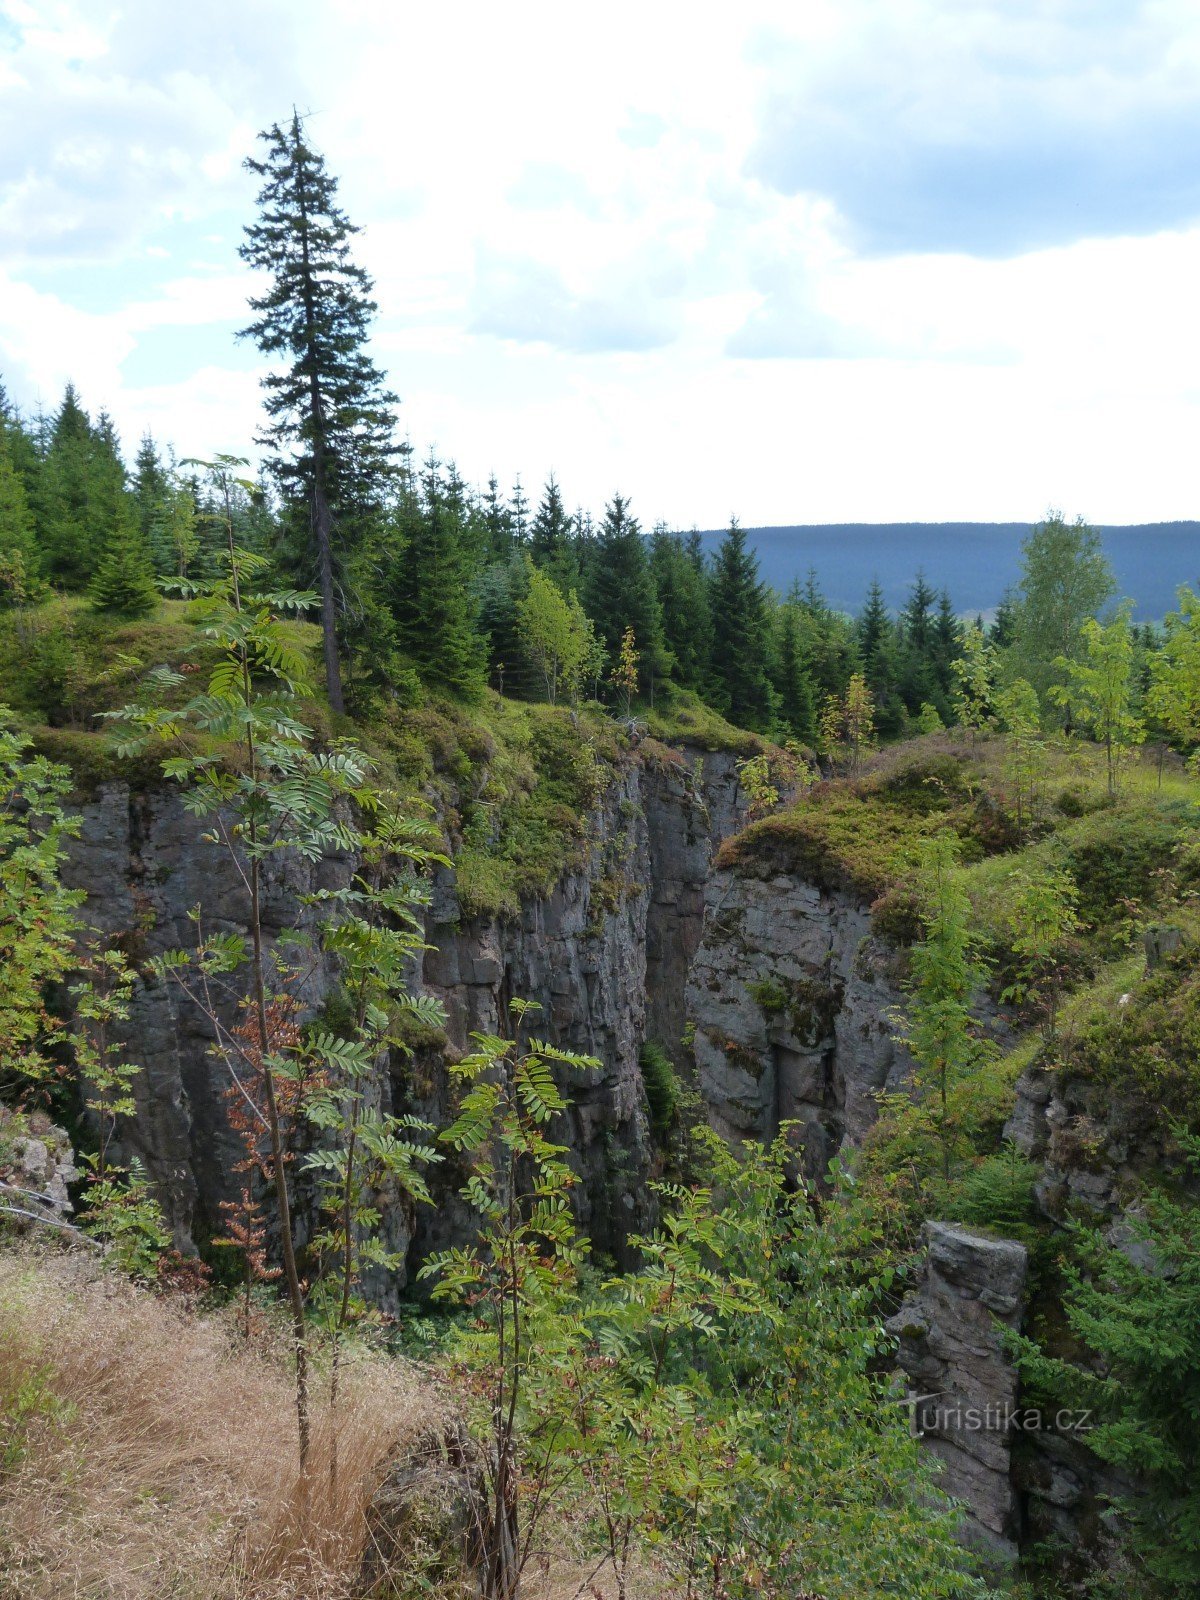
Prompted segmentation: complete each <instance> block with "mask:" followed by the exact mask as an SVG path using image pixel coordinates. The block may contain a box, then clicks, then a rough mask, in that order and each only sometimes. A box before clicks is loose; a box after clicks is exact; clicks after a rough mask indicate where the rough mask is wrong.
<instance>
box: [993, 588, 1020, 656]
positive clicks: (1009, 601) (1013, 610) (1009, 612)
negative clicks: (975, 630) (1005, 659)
mask: <svg viewBox="0 0 1200 1600" xmlns="http://www.w3.org/2000/svg"><path fill="white" fill-rule="evenodd" d="M1016 636H1017V604H1016V601H1015V600H1014V599H1013V595H1012V590H1011V589H1006V590H1005V591H1004V593H1003V594H1002V595H1001V596H1000V604H999V605H998V606H997V607H996V615H995V616H994V617H993V618H992V625H991V627H990V628H989V629H988V643H989V644H990V645H991V647H992V649H993V650H1007V649H1008V647H1009V646H1010V645H1011V644H1012V642H1013V640H1014V639H1015V638H1016Z"/></svg>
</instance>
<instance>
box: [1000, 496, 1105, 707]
mask: <svg viewBox="0 0 1200 1600" xmlns="http://www.w3.org/2000/svg"><path fill="white" fill-rule="evenodd" d="M1115 589H1116V584H1115V582H1114V580H1113V575H1112V569H1111V567H1110V566H1109V564H1108V561H1107V559H1106V557H1105V555H1104V550H1103V547H1102V545H1101V543H1100V536H1099V534H1098V533H1097V532H1096V530H1095V529H1094V528H1090V527H1088V525H1087V523H1085V522H1084V520H1083V519H1082V517H1077V518H1076V520H1075V522H1074V523H1067V522H1065V521H1064V520H1063V518H1062V515H1061V513H1059V512H1056V511H1052V512H1050V513H1049V514H1048V515H1047V517H1046V519H1045V521H1043V522H1040V523H1038V525H1037V526H1036V527H1035V528H1034V529H1032V531H1031V532H1030V533H1029V535H1028V537H1027V538H1026V540H1025V542H1024V544H1023V545H1022V547H1021V585H1020V600H1019V602H1018V604H1017V606H1016V608H1015V615H1014V637H1013V640H1012V644H1011V646H1010V654H1011V664H1010V666H1009V670H1008V673H1007V676H1008V677H1009V678H1013V677H1018V676H1019V677H1022V678H1025V679H1026V680H1027V681H1028V682H1029V683H1030V684H1031V685H1032V686H1033V689H1034V691H1035V692H1036V694H1037V695H1038V697H1039V698H1040V699H1041V700H1042V701H1043V702H1044V703H1046V704H1049V703H1051V702H1050V701H1049V698H1048V697H1049V692H1050V690H1051V689H1052V688H1056V687H1062V686H1064V685H1065V683H1066V682H1067V673H1068V664H1069V663H1070V662H1072V661H1080V660H1082V658H1083V653H1084V638H1083V629H1084V624H1085V623H1086V622H1088V621H1089V620H1090V619H1092V618H1094V617H1095V616H1096V615H1097V613H1098V612H1099V611H1100V610H1101V608H1102V607H1103V606H1104V605H1105V604H1106V602H1107V601H1109V600H1110V599H1111V598H1112V596H1113V593H1114V591H1115Z"/></svg>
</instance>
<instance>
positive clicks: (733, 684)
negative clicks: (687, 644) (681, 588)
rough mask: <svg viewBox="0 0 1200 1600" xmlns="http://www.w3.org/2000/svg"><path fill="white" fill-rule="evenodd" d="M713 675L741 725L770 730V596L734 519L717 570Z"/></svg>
mask: <svg viewBox="0 0 1200 1600" xmlns="http://www.w3.org/2000/svg"><path fill="white" fill-rule="evenodd" d="M710 594H711V604H712V619H713V665H712V679H713V688H714V693H715V696H716V698H717V700H718V702H719V703H720V707H721V710H722V711H724V712H725V714H726V715H727V716H728V717H729V718H730V720H731V721H733V722H735V723H737V725H738V726H739V727H742V728H758V729H766V728H767V727H768V726H769V724H770V721H771V685H770V681H769V678H768V676H767V638H766V613H765V604H764V601H765V594H764V590H763V585H762V584H761V583H760V582H759V577H758V557H757V556H756V555H755V554H754V552H753V551H752V550H751V549H750V548H749V547H748V545H747V544H746V535H745V533H744V531H743V530H742V529H741V528H740V527H739V526H738V523H737V519H736V518H735V519H734V520H733V521H732V522H731V523H730V524H729V531H728V533H726V535H725V537H724V539H722V541H721V545H720V548H719V549H718V551H717V554H716V559H715V560H714V562H713V568H712V587H711V591H710Z"/></svg>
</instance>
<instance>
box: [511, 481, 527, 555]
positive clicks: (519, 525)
mask: <svg viewBox="0 0 1200 1600" xmlns="http://www.w3.org/2000/svg"><path fill="white" fill-rule="evenodd" d="M508 525H509V527H510V528H511V529H512V536H513V538H514V539H515V540H516V542H517V543H518V544H521V545H523V544H525V543H526V542H527V540H528V538H529V500H528V499H527V497H526V494H525V491H524V489H523V488H522V487H521V475H520V473H518V474H517V476H516V477H515V478H514V479H513V491H512V494H511V496H510V497H509V502H508Z"/></svg>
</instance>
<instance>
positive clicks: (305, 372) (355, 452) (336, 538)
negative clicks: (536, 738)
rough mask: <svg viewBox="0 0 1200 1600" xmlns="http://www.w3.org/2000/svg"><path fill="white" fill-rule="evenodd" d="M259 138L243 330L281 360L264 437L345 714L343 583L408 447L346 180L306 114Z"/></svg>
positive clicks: (267, 381) (335, 700)
mask: <svg viewBox="0 0 1200 1600" xmlns="http://www.w3.org/2000/svg"><path fill="white" fill-rule="evenodd" d="M260 137H261V138H262V140H263V142H264V144H265V145H266V155H265V158H264V159H263V160H261V161H256V160H254V159H253V158H252V157H251V158H248V159H247V161H246V163H245V165H246V167H247V169H248V170H249V171H251V172H253V173H255V174H256V176H258V177H259V178H261V179H262V180H263V184H262V188H261V190H260V191H259V195H258V210H259V215H258V221H257V222H255V223H253V224H251V225H250V226H249V227H248V228H247V229H246V242H245V243H244V244H243V245H242V247H241V252H240V253H241V255H242V258H243V260H245V261H248V262H249V263H250V265H251V266H253V267H256V268H258V270H259V271H261V272H264V273H267V274H269V275H270V278H271V286H270V288H269V289H268V290H267V291H266V293H265V294H263V295H261V296H260V297H258V298H257V299H252V300H251V301H250V308H251V310H252V311H254V312H256V313H258V315H257V317H256V319H255V320H254V321H253V322H252V323H251V324H250V325H249V327H247V328H244V329H243V330H242V336H243V337H246V338H252V339H253V340H254V341H255V343H256V344H257V345H258V348H259V349H260V350H261V351H262V352H263V354H264V355H266V356H269V357H271V358H273V359H275V360H277V361H279V362H281V363H282V364H283V370H282V371H274V372H272V373H269V374H268V375H267V377H265V378H264V379H263V387H264V389H265V390H266V409H267V414H268V417H269V418H270V426H269V427H268V428H267V430H266V432H265V433H264V434H263V436H262V439H261V441H260V442H262V443H263V444H265V445H266V446H267V447H268V448H269V449H270V450H271V451H272V453H273V470H274V473H275V476H276V478H277V480H278V482H279V484H280V488H281V490H282V491H283V494H284V496H285V499H287V500H289V501H290V502H291V503H292V505H293V508H294V509H302V512H303V514H304V527H305V541H304V542H305V544H306V545H307V550H306V554H307V556H308V558H309V559H308V566H309V568H310V570H313V569H315V574H316V578H317V583H318V586H319V589H320V593H321V625H322V633H323V638H324V653H325V677H326V684H327V688H328V693H329V701H330V704H331V705H332V707H333V709H334V710H335V711H341V710H342V709H343V696H342V671H341V662H340V659H339V654H338V632H337V619H338V614H339V599H338V595H339V587H340V585H341V584H342V582H343V581H344V575H345V573H346V571H347V568H348V566H349V558H350V556H351V555H352V553H353V547H354V544H355V542H356V536H358V537H361V532H362V522H363V519H364V518H367V517H369V516H370V515H371V514H373V513H377V512H378V511H379V508H380V506H381V504H382V502H383V499H384V496H385V492H386V486H387V483H388V480H389V477H390V475H391V469H392V465H393V462H394V458H395V456H396V454H397V453H398V449H399V447H398V446H397V444H396V442H395V440H394V429H395V414H394V410H393V408H394V406H395V404H396V397H395V395H393V394H392V393H391V392H390V391H389V390H388V389H387V387H386V385H385V382H384V378H383V374H382V373H381V372H380V370H379V368H378V367H376V365H375V364H374V362H373V361H372V360H371V358H370V356H369V355H368V353H367V337H368V330H369V327H370V322H371V318H372V316H373V315H374V312H375V309H376V307H375V302H374V301H373V300H372V299H371V290H372V288H373V284H372V281H371V279H370V277H369V276H368V275H367V273H366V272H365V271H364V269H363V268H362V267H360V266H358V265H357V264H356V263H355V262H354V261H353V259H352V258H351V254H350V241H351V240H352V238H353V237H354V235H355V234H356V233H358V232H359V231H360V230H359V229H357V228H356V227H354V226H353V224H352V223H351V222H350V221H349V219H348V218H347V216H346V213H345V212H344V211H343V210H342V209H341V208H340V207H339V206H338V204H337V202H336V194H337V179H336V178H334V177H333V176H332V175H331V174H330V173H329V172H328V170H327V169H326V166H325V162H324V159H323V158H322V157H321V156H320V155H319V154H317V152H316V151H315V150H313V149H312V147H311V146H310V145H309V143H308V141H307V138H306V135H305V130H304V124H303V121H302V119H301V118H300V116H299V115H298V114H297V113H295V112H293V114H292V120H291V122H290V123H288V124H287V126H286V127H281V126H280V125H279V123H274V124H273V125H272V126H271V127H270V128H268V129H267V130H266V132H265V133H263V134H262V135H261V136H260ZM297 503H298V506H297Z"/></svg>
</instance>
